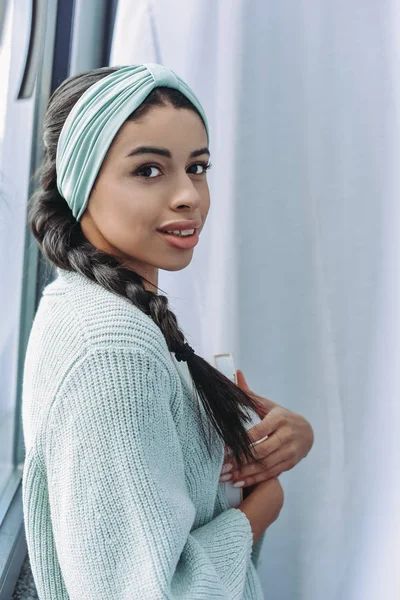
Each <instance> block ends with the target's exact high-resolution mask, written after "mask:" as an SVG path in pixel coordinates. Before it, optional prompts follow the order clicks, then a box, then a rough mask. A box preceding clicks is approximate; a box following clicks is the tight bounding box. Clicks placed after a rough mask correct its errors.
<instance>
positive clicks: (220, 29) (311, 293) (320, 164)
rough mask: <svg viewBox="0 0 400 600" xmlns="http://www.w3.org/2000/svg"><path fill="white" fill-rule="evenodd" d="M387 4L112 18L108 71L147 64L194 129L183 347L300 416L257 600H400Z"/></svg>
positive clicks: (399, 158) (225, 7)
mask: <svg viewBox="0 0 400 600" xmlns="http://www.w3.org/2000/svg"><path fill="white" fill-rule="evenodd" d="M397 9H398V5H397V3H396V2H395V0H387V1H385V0H382V1H380V2H376V0H354V1H353V2H347V1H346V2H345V1H344V0H338V1H337V2H334V3H331V2H325V1H324V0H314V1H313V2H311V1H300V2H289V0H279V1H267V2H265V1H264V0H252V1H251V2H246V0H219V1H217V2H216V1H215V0H201V1H200V0H191V1H189V2H188V1H187V0H168V2H162V1H161V0H160V1H156V0H154V1H153V2H150V1H149V0H143V1H142V2H135V3H132V2H130V1H129V0H119V6H118V11H117V19H116V26H115V35H114V41H113V49H112V57H111V64H113V65H116V64H120V65H122V64H128V63H137V62H161V63H163V64H165V65H167V66H169V67H171V68H172V69H174V70H175V71H176V72H177V73H178V74H179V75H180V76H181V77H183V78H184V79H185V80H186V81H187V82H188V84H189V85H191V86H192V87H193V89H194V90H195V92H196V93H197V95H198V96H199V98H200V100H201V102H202V103H203V105H204V107H205V110H206V112H207V115H208V117H209V121H210V129H211V140H210V146H211V154H212V156H211V161H212V162H213V164H214V167H213V169H212V170H211V172H210V175H209V181H210V189H211V211H210V214H209V217H208V223H207V225H206V228H205V230H203V232H202V235H201V241H200V244H199V245H198V246H197V247H196V249H195V251H194V258H193V261H192V263H191V265H190V266H189V267H188V268H187V269H185V270H184V271H182V272H177V273H168V272H161V273H160V280H159V285H160V287H161V288H162V289H163V290H165V291H166V292H167V293H168V296H169V298H170V302H171V304H172V307H173V309H174V310H175V312H176V313H177V316H178V319H179V322H180V324H181V326H182V328H183V330H184V331H185V333H186V335H187V337H188V339H189V341H190V342H192V344H193V345H194V347H195V348H196V350H197V352H198V353H199V354H201V355H203V356H204V357H205V358H207V359H208V360H210V361H211V360H212V355H213V354H214V353H217V352H229V351H231V352H233V354H234V357H235V359H236V363H237V366H238V367H240V368H242V369H243V371H244V373H245V375H246V377H247V379H248V381H249V383H250V385H251V387H252V388H253V389H254V390H255V391H257V392H259V393H261V394H263V395H265V396H267V397H269V398H271V399H273V400H275V401H276V402H278V403H280V404H282V405H284V406H286V407H288V408H290V409H291V410H294V411H296V412H299V413H301V414H303V415H305V416H306V417H307V418H308V419H309V420H310V422H311V423H312V425H313V428H314V432H315V443H314V447H313V449H312V451H311V453H310V454H309V456H308V457H307V459H306V460H304V461H303V462H301V463H300V464H299V465H298V466H297V467H296V468H295V469H293V470H292V471H290V472H288V473H285V474H283V475H282V476H281V481H282V484H283V486H284V489H285V505H284V509H283V511H282V513H281V515H280V517H279V519H278V521H277V522H276V523H275V524H274V525H273V526H272V527H271V528H270V529H269V531H268V535H267V536H266V541H265V544H264V549H263V553H262V559H261V567H260V577H261V580H262V583H263V589H264V593H265V598H266V599H271V600H272V599H273V600H288V599H289V598H290V599H291V600H321V599H322V598H323V599H324V600H372V599H373V598H374V599H375V598H382V599H385V600H392V599H393V600H395V599H397V598H399V597H400V571H399V569H398V556H399V549H400V548H398V545H399V542H398V540H400V511H399V507H400V482H399V480H398V474H399V472H400V468H399V467H400V443H399V438H400V401H399V400H400V394H399V392H400V368H399V355H400V320H399V316H400V315H399V307H400V286H399V282H400V277H399V274H398V271H399V267H398V264H399V262H398V257H399V255H400V247H399V246H400V242H399V230H400V209H399V198H398V195H399V189H400V181H399V175H398V172H399V167H398V164H399V163H400V147H399V146H400V144H399V131H398V130H399V117H398V115H399V108H400V84H399V75H398V72H399V71H398V64H399V54H400V40H399V24H400V23H399V21H400V17H399V13H398V10H397Z"/></svg>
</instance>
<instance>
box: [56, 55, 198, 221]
mask: <svg viewBox="0 0 400 600" xmlns="http://www.w3.org/2000/svg"><path fill="white" fill-rule="evenodd" d="M160 86H166V87H170V88H175V89H177V90H179V91H180V92H181V93H182V94H184V96H186V97H187V98H188V99H189V100H190V102H192V104H193V105H194V106H195V108H196V109H197V110H198V111H199V113H200V115H201V118H202V119H203V122H204V125H205V128H206V131H207V135H208V136H209V131H208V123H207V118H206V115H205V112H204V109H203V107H202V106H201V104H200V102H199V100H198V99H197V97H196V95H195V94H194V92H193V91H192V90H191V89H190V88H189V86H188V85H187V84H186V83H185V82H184V81H183V80H182V79H181V78H180V77H179V76H178V75H176V74H175V73H174V72H173V71H171V69H168V68H167V67H164V66H163V65H159V64H156V63H146V64H141V65H130V66H127V67H122V68H121V69H119V70H118V71H115V72H113V73H111V74H110V75H107V76H106V77H103V79H100V80H99V81H97V82H96V83H94V84H93V85H91V86H90V88H88V89H87V90H86V91H85V92H84V93H83V94H82V96H81V97H80V98H79V100H78V102H77V103H76V104H75V105H74V107H73V109H72V110H71V112H70V113H69V115H68V117H67V119H66V121H65V123H64V125H63V128H62V130H61V133H60V137H59V140H58V145H57V156H56V171H57V188H58V191H59V192H60V194H61V196H62V197H63V198H65V200H66V201H67V203H68V205H69V207H70V208H71V210H72V214H73V215H74V217H75V219H76V220H77V221H79V220H80V218H81V216H82V214H83V213H84V212H85V210H86V206H87V203H88V200H89V196H90V192H91V190H92V187H93V184H94V182H95V180H96V177H97V174H98V172H99V171H100V167H101V165H102V162H103V160H104V157H105V155H106V153H107V150H108V148H109V147H110V145H111V143H112V141H113V139H114V137H115V136H116V134H117V132H118V130H119V129H120V127H121V126H122V125H123V123H124V122H125V121H126V119H127V118H128V117H129V115H131V114H132V113H133V111H134V110H135V109H136V108H138V107H139V106H140V105H141V104H142V102H143V101H144V100H145V98H146V97H147V96H148V95H149V94H150V92H151V91H152V90H153V89H154V88H156V87H160Z"/></svg>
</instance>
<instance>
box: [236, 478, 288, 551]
mask: <svg viewBox="0 0 400 600" xmlns="http://www.w3.org/2000/svg"><path fill="white" fill-rule="evenodd" d="M251 489H252V492H251V493H250V494H249V495H248V496H247V497H246V498H245V499H244V500H243V502H241V503H240V504H239V505H238V506H237V508H238V509H239V510H241V511H242V512H244V514H245V515H246V516H247V518H248V519H249V521H250V525H251V529H252V532H253V543H256V542H257V541H258V540H259V539H260V537H261V536H262V535H263V533H264V532H265V530H266V529H267V528H268V527H269V526H270V525H271V524H272V523H273V522H274V521H276V519H277V518H278V517H279V514H280V512H281V509H282V506H283V502H284V492H283V488H282V486H281V484H280V481H279V479H278V478H277V477H273V478H272V479H269V480H268V481H263V482H262V483H257V484H256V485H255V486H252V488H251Z"/></svg>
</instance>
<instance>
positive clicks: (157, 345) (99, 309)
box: [38, 269, 171, 363]
mask: <svg viewBox="0 0 400 600" xmlns="http://www.w3.org/2000/svg"><path fill="white" fill-rule="evenodd" d="M57 274H58V277H57V279H56V280H55V281H53V282H52V283H51V284H49V285H48V286H47V287H46V288H45V290H44V291H43V296H42V301H41V302H42V306H41V307H39V310H38V313H39V315H38V319H39V317H40V316H41V317H42V320H43V319H44V320H45V321H46V329H48V328H49V326H53V328H54V329H55V330H57V329H60V324H61V323H60V321H61V322H62V329H63V339H60V340H58V342H59V344H60V345H61V346H64V345H66V344H68V343H71V342H75V344H76V345H77V346H79V348H80V352H79V353H80V354H82V353H86V352H91V351H93V350H94V349H96V348H97V349H101V348H110V347H114V348H118V347H123V348H127V349H132V350H140V351H142V352H147V353H149V354H150V355H151V356H153V358H155V359H158V360H159V361H161V362H165V361H166V362H167V363H170V361H171V355H170V351H169V349H168V346H167V343H166V340H165V338H164V335H163V333H162V331H161V330H160V328H159V327H158V326H157V325H156V324H155V323H154V321H153V320H152V319H151V317H149V316H148V315H146V314H145V313H144V312H143V311H141V310H140V309H139V308H138V307H137V306H134V305H133V304H132V303H131V302H130V301H129V300H128V299H127V298H122V297H120V296H118V295H117V294H113V293H112V292H110V291H108V290H106V289H105V288H103V287H102V286H101V285H99V284H97V283H95V282H93V281H91V280H89V279H87V278H86V277H84V276H83V275H80V274H78V273H72V272H68V271H64V270H60V269H57ZM40 309H42V310H41V312H42V314H41V315H40ZM69 332H70V334H69ZM53 333H54V334H56V331H53ZM76 350H78V348H76Z"/></svg>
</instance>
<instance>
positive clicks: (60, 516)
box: [44, 348, 253, 600]
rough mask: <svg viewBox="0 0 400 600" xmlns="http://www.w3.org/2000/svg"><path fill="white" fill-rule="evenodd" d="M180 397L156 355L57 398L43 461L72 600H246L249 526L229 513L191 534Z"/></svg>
mask: <svg viewBox="0 0 400 600" xmlns="http://www.w3.org/2000/svg"><path fill="white" fill-rule="evenodd" d="M116 357H118V360H116ZM171 393H172V390H171V381H170V377H169V375H168V373H167V371H166V369H164V367H162V370H161V371H160V365H159V363H158V362H157V363H156V361H155V360H154V359H153V358H151V356H149V354H147V353H144V352H140V351H138V350H135V351H133V350H131V349H129V350H125V349H123V348H117V349H115V348H114V349H112V348H110V349H102V350H96V351H95V352H94V353H92V354H89V355H87V356H86V357H85V358H84V359H83V360H82V362H81V363H80V364H78V365H75V367H74V370H73V371H72V372H71V373H70V374H69V375H68V377H67V380H66V382H65V384H64V385H63V386H62V389H60V391H59V393H58V394H57V397H56V399H55V402H54V404H53V406H52V409H51V412H50V416H49V421H48V424H47V427H46V432H47V436H46V442H45V447H44V461H45V465H46V472H47V477H48V485H49V502H50V509H51V514H52V526H53V532H54V538H55V544H56V548H57V556H58V560H59V562H60V565H61V572H62V576H63V579H64V583H65V588H66V590H67V592H68V595H69V598H70V600H80V599H81V598H85V600H92V599H93V600H109V599H110V598H118V600H128V599H129V598H132V591H133V590H134V593H135V595H136V596H137V597H138V598H139V597H140V598H141V599H142V600H158V599H160V600H161V599H164V598H168V599H169V600H174V599H175V598H179V599H180V600H189V599H190V600H200V599H204V600H205V599H206V598H207V599H208V598H209V597H210V590H212V593H213V598H221V599H222V598H230V599H232V600H234V599H237V600H239V599H241V598H242V596H243V590H244V589H245V584H246V575H247V570H248V568H249V565H250V562H251V561H250V555H251V550H252V542H253V536H252V530H251V526H250V522H249V520H248V518H247V517H246V515H245V514H244V513H243V512H242V511H240V510H238V509H236V508H231V509H229V510H226V511H224V512H223V513H221V514H220V515H218V516H217V517H216V518H215V519H213V520H212V521H210V522H209V523H207V524H206V525H204V526H202V527H199V528H197V529H194V530H192V526H193V522H194V518H195V507H194V505H193V503H192V501H191V498H190V497H189V494H188V490H187V487H186V483H185V477H184V463H183V456H182V453H181V446H180V444H179V440H178V437H177V431H176V427H175V422H174V420H173V418H172V414H171V408H170V404H169V402H170V397H171Z"/></svg>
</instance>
